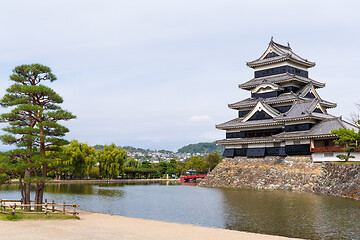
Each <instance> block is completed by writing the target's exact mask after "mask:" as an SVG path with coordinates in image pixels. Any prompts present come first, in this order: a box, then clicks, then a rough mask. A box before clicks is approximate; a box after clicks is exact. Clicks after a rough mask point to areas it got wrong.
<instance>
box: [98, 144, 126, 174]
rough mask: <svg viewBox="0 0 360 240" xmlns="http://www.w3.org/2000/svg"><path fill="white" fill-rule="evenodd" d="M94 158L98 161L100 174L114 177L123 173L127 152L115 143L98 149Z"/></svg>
mask: <svg viewBox="0 0 360 240" xmlns="http://www.w3.org/2000/svg"><path fill="white" fill-rule="evenodd" d="M96 158H97V160H98V162H99V163H100V166H99V167H100V174H101V175H102V176H105V177H107V178H114V177H116V176H119V175H120V174H122V173H123V169H124V161H125V159H126V158H127V152H126V151H125V150H123V149H122V148H121V147H117V146H116V145H115V144H111V145H105V146H104V148H103V149H101V150H98V152H97V156H96Z"/></svg>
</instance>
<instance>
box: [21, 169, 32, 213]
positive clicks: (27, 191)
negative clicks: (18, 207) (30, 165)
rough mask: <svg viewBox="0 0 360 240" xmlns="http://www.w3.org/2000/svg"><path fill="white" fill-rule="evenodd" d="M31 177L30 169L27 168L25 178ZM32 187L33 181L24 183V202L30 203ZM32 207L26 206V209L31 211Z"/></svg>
mask: <svg viewBox="0 0 360 240" xmlns="http://www.w3.org/2000/svg"><path fill="white" fill-rule="evenodd" d="M29 177H30V169H26V170H25V175H24V178H29ZM30 188H31V183H30V182H25V183H24V198H23V201H24V204H30V199H31V198H30ZM30 210H31V208H30V207H25V211H30Z"/></svg>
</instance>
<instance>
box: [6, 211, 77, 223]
mask: <svg viewBox="0 0 360 240" xmlns="http://www.w3.org/2000/svg"><path fill="white" fill-rule="evenodd" d="M25 219H32V220H59V219H80V218H79V217H78V216H73V215H66V214H61V213H48V214H46V215H45V214H44V213H31V214H26V213H15V214H14V215H8V214H3V213H0V221H18V220H25Z"/></svg>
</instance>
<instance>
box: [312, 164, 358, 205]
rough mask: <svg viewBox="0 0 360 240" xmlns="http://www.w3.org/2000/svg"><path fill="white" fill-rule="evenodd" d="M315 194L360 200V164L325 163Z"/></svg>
mask: <svg viewBox="0 0 360 240" xmlns="http://www.w3.org/2000/svg"><path fill="white" fill-rule="evenodd" d="M314 192H316V193H321V194H326V195H333V196H338V197H346V198H352V199H357V200H360V164H333V163H324V164H323V167H322V172H321V174H320V175H319V176H318V178H317V180H316V182H315V184H314Z"/></svg>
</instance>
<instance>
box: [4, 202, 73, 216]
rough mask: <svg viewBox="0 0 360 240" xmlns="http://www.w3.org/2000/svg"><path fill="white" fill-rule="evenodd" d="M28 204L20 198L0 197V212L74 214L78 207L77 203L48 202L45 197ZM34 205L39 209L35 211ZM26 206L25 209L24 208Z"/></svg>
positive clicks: (12, 213) (11, 213)
mask: <svg viewBox="0 0 360 240" xmlns="http://www.w3.org/2000/svg"><path fill="white" fill-rule="evenodd" d="M30 202H31V203H30V204H22V201H21V200H7V199H0V213H3V214H10V215H14V214H15V213H25V214H39V213H43V214H45V215H46V214H48V213H52V214H55V213H60V214H68V215H73V216H76V215H77V214H79V212H78V211H76V208H78V207H79V205H77V204H75V203H74V204H66V203H65V202H64V203H55V202H54V201H52V202H50V203H48V202H47V199H45V202H43V203H42V204H35V203H34V202H35V201H30ZM36 207H41V211H40V212H39V211H36ZM25 208H28V209H27V210H29V211H25V210H24V209H25ZM16 209H20V211H16Z"/></svg>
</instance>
